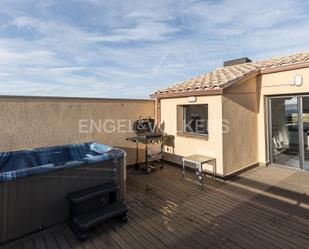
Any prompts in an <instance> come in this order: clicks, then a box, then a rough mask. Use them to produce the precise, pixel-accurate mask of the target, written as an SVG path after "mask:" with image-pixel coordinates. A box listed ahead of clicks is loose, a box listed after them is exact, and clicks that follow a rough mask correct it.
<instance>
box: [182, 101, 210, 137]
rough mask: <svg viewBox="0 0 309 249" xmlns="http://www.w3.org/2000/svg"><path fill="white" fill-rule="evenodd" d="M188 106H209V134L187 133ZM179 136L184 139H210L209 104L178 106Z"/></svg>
mask: <svg viewBox="0 0 309 249" xmlns="http://www.w3.org/2000/svg"><path fill="white" fill-rule="evenodd" d="M188 106H207V131H208V132H207V134H202V133H195V132H187V131H185V126H186V125H185V124H186V108H185V107H188ZM177 135H178V136H182V137H192V138H201V139H207V140H208V138H209V104H208V103H200V104H180V105H177Z"/></svg>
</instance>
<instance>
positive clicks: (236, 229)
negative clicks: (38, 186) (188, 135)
mask: <svg viewBox="0 0 309 249" xmlns="http://www.w3.org/2000/svg"><path fill="white" fill-rule="evenodd" d="M307 176H308V175H307ZM190 177H193V175H192V174H191V175H190ZM308 179H309V178H308ZM259 186H260V185H259V184H257V182H256V181H255V180H251V181H248V180H247V181H244V180H243V179H239V180H237V179H236V180H235V181H232V182H230V183H229V182H227V183H222V182H213V181H211V180H210V179H206V186H205V187H204V189H201V188H200V187H199V186H198V185H196V184H195V183H193V182H191V181H188V180H184V179H182V178H181V172H180V170H179V169H178V168H175V167H172V166H167V167H165V169H164V170H157V171H155V172H153V173H152V174H150V175H144V174H143V173H142V172H136V171H133V170H132V171H129V173H128V184H127V204H128V206H129V207H130V212H129V222H128V223H127V224H121V223H118V222H117V221H110V222H108V223H106V224H102V225H100V226H98V227H96V228H95V229H93V230H92V231H91V232H90V235H89V239H88V240H87V241H86V242H84V243H80V242H78V241H77V240H76V238H75V237H74V235H73V234H72V232H71V231H70V229H69V228H68V226H67V225H66V224H61V225H57V226H54V227H52V228H49V229H48V230H45V231H41V232H39V233H35V234H33V235H30V236H27V237H25V238H23V239H19V240H17V241H15V242H12V243H10V244H6V245H3V246H2V248H14V249H15V248H16V249H17V248H20V249H21V248H23V249H28V248H29V249H30V248H39V249H62V248H63V249H101V248H102V249H104V248H147V249H148V248H250V249H251V248H304V249H308V248H309V209H308V207H309V200H308V195H306V194H304V193H297V192H294V191H287V190H285V189H281V188H280V187H276V189H274V186H269V188H267V187H265V186H266V184H265V183H263V189H258V188H259ZM254 189H256V191H254ZM268 189H269V190H270V191H268Z"/></svg>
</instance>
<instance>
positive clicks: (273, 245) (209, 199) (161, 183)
mask: <svg viewBox="0 0 309 249" xmlns="http://www.w3.org/2000/svg"><path fill="white" fill-rule="evenodd" d="M151 180H152V179H149V181H148V182H147V184H150V183H151ZM175 181H176V180H174V181H173V183H174V182H175ZM189 185H190V184H189ZM189 185H188V186H189ZM160 186H162V188H165V186H164V181H163V180H162V177H160ZM180 187H181V186H177V188H171V189H173V190H177V191H178V190H179V188H180ZM189 187H191V186H189ZM197 190H198V189H197V188H196V187H195V186H194V189H193V192H194V191H197ZM190 191H192V189H191V190H190ZM197 193H199V192H197ZM160 194H161V193H160ZM174 196H179V194H177V195H176V194H174ZM208 197H210V196H208ZM182 198H183V197H182ZM220 198H221V199H222V200H223V199H224V198H222V196H220ZM206 201H207V202H208V204H209V202H210V201H212V198H208V199H207V200H206ZM199 202H200V200H199ZM218 202H219V203H220V201H218ZM190 204H192V203H191V202H190ZM193 208H194V206H193ZM215 210H220V207H215ZM239 213H241V212H239ZM240 217H241V216H239V214H237V217H236V219H235V221H234V222H236V223H237V222H238V221H237V220H238V218H240ZM227 218H230V216H228V217H227ZM244 218H245V219H246V218H247V217H244ZM255 220H256V218H255ZM246 222H247V220H245V221H244V222H243V224H246ZM255 226H256V225H255ZM255 226H254V225H253V228H254V227H255ZM272 228H274V227H272ZM237 230H240V231H241V230H242V229H241V227H240V228H238V229H237ZM257 232H258V231H257ZM269 232H270V231H267V232H266V233H265V234H263V235H262V236H261V237H262V238H264V236H265V235H266V237H267V236H268V234H269ZM252 236H254V237H256V233H254V234H252ZM285 238H286V237H285ZM270 239H271V242H273V240H274V242H273V244H272V246H271V248H273V247H276V244H275V240H276V237H270ZM283 239H284V238H283ZM257 242H259V241H257ZM287 242H289V241H287ZM296 243H298V245H299V248H302V247H303V244H302V242H301V241H296ZM290 246H291V247H293V245H290Z"/></svg>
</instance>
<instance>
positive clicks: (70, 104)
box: [0, 97, 155, 164]
mask: <svg viewBox="0 0 309 249" xmlns="http://www.w3.org/2000/svg"><path fill="white" fill-rule="evenodd" d="M154 110H155V108H154V101H153V100H126V99H123V100H122V99H80V98H40V97H38V98H36V97H33V98H32V97H0V127H1V130H0V136H1V142H0V151H10V150H21V149H28V148H34V147H45V146H53V145H60V144H70V143H82V142H87V141H97V142H100V143H104V144H108V145H112V146H115V147H119V148H123V149H125V150H126V151H127V153H128V155H127V163H128V164H131V163H133V162H134V161H135V144H134V143H132V142H129V141H126V137H128V136H130V135H132V133H131V132H130V131H129V128H131V125H132V122H133V121H134V120H136V119H138V118H139V116H142V117H149V116H152V117H154ZM91 120H92V121H91ZM118 120H120V121H118ZM91 122H92V123H91ZM104 122H105V123H104ZM117 122H120V123H117ZM81 125H82V127H81ZM119 126H120V132H117V130H115V132H114V131H113V129H114V128H115V129H117V127H118V128H119ZM129 126H130V127H129ZM106 129H107V131H108V132H106V131H105V130H106ZM88 131H89V132H88ZM140 156H141V158H140V160H143V156H144V154H143V153H140Z"/></svg>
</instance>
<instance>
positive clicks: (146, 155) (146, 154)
mask: <svg viewBox="0 0 309 249" xmlns="http://www.w3.org/2000/svg"><path fill="white" fill-rule="evenodd" d="M145 163H146V167H145V171H146V174H148V173H150V172H151V168H150V167H149V165H148V143H147V141H146V148H145Z"/></svg>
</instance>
